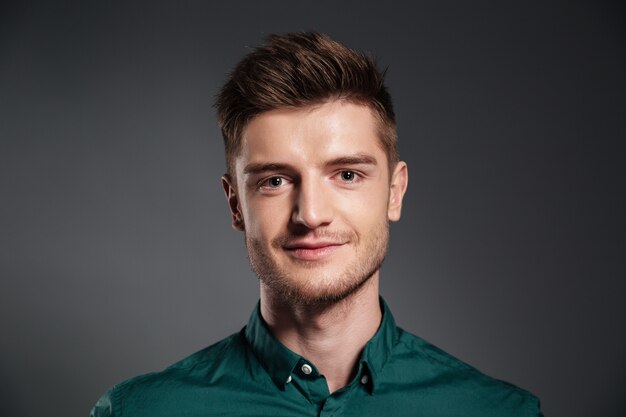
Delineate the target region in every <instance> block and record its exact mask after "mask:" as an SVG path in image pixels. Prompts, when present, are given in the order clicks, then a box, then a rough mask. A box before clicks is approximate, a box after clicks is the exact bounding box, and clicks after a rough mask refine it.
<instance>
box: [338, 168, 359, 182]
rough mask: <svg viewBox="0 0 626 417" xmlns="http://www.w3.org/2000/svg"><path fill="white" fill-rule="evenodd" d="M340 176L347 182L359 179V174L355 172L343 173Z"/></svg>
mask: <svg viewBox="0 0 626 417" xmlns="http://www.w3.org/2000/svg"><path fill="white" fill-rule="evenodd" d="M339 176H340V177H341V180H342V181H345V182H352V181H355V180H356V179H357V177H358V175H357V173H356V172H354V171H341V172H340V173H339Z"/></svg>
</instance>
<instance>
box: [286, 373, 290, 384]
mask: <svg viewBox="0 0 626 417" xmlns="http://www.w3.org/2000/svg"><path fill="white" fill-rule="evenodd" d="M290 382H291V375H289V377H288V378H287V382H285V384H288V383H290Z"/></svg>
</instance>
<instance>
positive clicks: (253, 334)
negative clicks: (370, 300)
mask: <svg viewBox="0 0 626 417" xmlns="http://www.w3.org/2000/svg"><path fill="white" fill-rule="evenodd" d="M380 308H381V311H382V320H381V323H380V327H379V328H378V330H377V331H376V333H375V334H374V336H373V337H372V338H371V339H370V340H369V341H368V342H367V343H366V344H365V347H364V349H363V354H362V355H361V360H360V366H359V368H360V370H361V371H362V372H365V371H364V370H363V369H367V372H369V374H370V379H371V388H372V393H373V392H374V391H375V389H376V385H377V379H378V375H379V374H380V372H381V371H382V369H383V367H384V366H385V364H386V363H387V361H388V360H389V358H390V357H391V353H392V350H393V346H394V345H395V343H396V340H397V339H398V337H399V333H398V329H397V327H396V323H395V320H394V319H393V316H392V314H391V311H390V310H389V307H388V306H387V303H385V301H384V300H383V299H382V297H381V298H380ZM245 336H246V340H247V341H248V343H249V345H250V347H251V348H252V351H253V352H254V354H255V356H256V357H257V358H258V360H259V362H261V365H262V366H263V368H264V369H265V370H266V371H267V373H268V374H269V375H270V377H271V378H272V380H273V381H274V383H275V384H276V385H277V386H278V387H279V388H280V389H282V390H284V389H285V385H286V384H287V380H288V379H289V377H290V375H291V374H292V372H293V371H294V368H295V367H296V365H298V363H299V362H300V361H302V360H304V361H307V362H308V360H307V359H305V358H303V357H301V356H300V355H298V354H296V353H294V352H292V351H291V350H289V349H288V348H287V347H286V346H284V345H283V344H282V343H280V342H279V341H278V339H276V338H275V337H274V335H273V334H272V333H271V331H270V329H269V327H268V326H267V323H265V320H263V317H261V311H260V302H259V303H257V306H256V308H255V309H254V311H253V312H252V315H251V316H250V320H249V321H248V325H247V326H246V329H245Z"/></svg>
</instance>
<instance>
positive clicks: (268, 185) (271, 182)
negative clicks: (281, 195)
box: [258, 176, 288, 190]
mask: <svg viewBox="0 0 626 417" xmlns="http://www.w3.org/2000/svg"><path fill="white" fill-rule="evenodd" d="M287 183H288V181H287V180H286V179H285V178H284V177H279V176H274V177H269V178H266V179H264V180H263V181H261V182H260V183H259V185H258V187H259V188H260V189H265V190H277V189H279V188H281V187H284V186H285V185H287Z"/></svg>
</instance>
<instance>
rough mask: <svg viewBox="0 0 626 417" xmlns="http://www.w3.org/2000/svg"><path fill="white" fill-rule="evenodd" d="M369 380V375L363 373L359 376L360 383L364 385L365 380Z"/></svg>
mask: <svg viewBox="0 0 626 417" xmlns="http://www.w3.org/2000/svg"><path fill="white" fill-rule="evenodd" d="M369 380H370V379H369V377H368V376H367V375H363V376H362V377H361V384H363V385H365V384H367V381H369Z"/></svg>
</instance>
